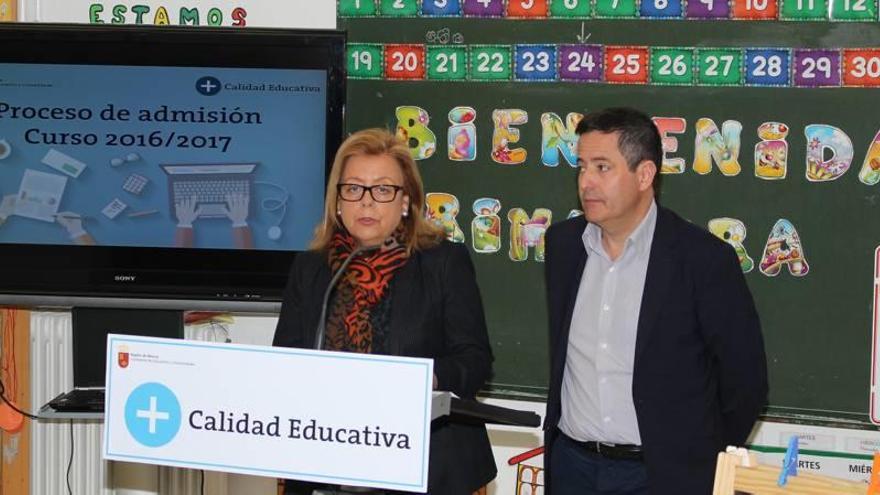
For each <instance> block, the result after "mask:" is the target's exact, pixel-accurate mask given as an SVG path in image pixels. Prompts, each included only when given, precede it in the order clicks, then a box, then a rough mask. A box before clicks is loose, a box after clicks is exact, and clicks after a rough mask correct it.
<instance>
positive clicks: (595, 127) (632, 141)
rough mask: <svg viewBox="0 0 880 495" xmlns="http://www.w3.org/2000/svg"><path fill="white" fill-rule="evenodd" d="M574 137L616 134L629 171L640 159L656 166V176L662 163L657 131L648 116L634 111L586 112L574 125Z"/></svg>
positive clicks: (630, 109)
mask: <svg viewBox="0 0 880 495" xmlns="http://www.w3.org/2000/svg"><path fill="white" fill-rule="evenodd" d="M575 132H577V135H578V136H580V135H582V134H585V133H588V132H601V133H607V134H610V133H613V132H619V133H620V134H619V137H618V141H617V147H618V148H619V149H620V153H621V154H622V155H623V156H624V158H626V163H627V165H629V168H630V170H635V169H636V167H637V166H638V165H639V163H641V162H642V161H643V160H651V161H652V162H654V164H656V165H657V176H659V175H660V166H661V165H662V162H663V146H662V144H661V142H660V132H658V131H657V126H655V125H654V121H653V120H651V117H648V116H647V115H646V114H644V113H643V112H640V111H638V110H636V109H634V108H626V107H616V108H606V109H604V110H598V111H595V112H591V113H588V114H587V115H585V116H584V118H583V119H581V121H580V123H578V126H577V129H576V131H575Z"/></svg>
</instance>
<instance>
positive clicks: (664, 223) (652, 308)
mask: <svg viewBox="0 0 880 495" xmlns="http://www.w3.org/2000/svg"><path fill="white" fill-rule="evenodd" d="M676 220H677V218H676V216H675V214H673V213H672V212H670V211H669V210H667V209H665V208H662V207H658V208H657V225H656V226H655V227H654V239H653V240H652V241H651V254H650V257H649V258H648V271H647V273H646V274H645V288H644V291H643V292H642V306H641V308H640V309H639V323H638V330H637V333H636V355H635V362H636V363H638V361H639V356H641V355H642V353H644V352H645V349H646V348H647V345H648V342H649V341H650V335H651V332H653V331H654V329H655V328H656V326H657V325H656V323H657V318H658V316H659V314H660V310H661V308H662V307H663V300H664V298H665V297H666V296H667V290H666V287H668V286H669V284H670V282H671V281H672V277H673V275H674V273H675V270H676V268H677V264H676V262H675V258H674V256H673V254H674V251H673V246H674V244H675V239H676V229H677V226H676Z"/></svg>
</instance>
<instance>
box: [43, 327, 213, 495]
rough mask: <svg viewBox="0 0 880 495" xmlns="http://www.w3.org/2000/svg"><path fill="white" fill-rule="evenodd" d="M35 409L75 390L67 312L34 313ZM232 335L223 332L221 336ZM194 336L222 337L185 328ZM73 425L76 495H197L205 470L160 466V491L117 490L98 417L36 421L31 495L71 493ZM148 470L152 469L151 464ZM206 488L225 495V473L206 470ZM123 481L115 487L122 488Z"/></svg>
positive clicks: (206, 330)
mask: <svg viewBox="0 0 880 495" xmlns="http://www.w3.org/2000/svg"><path fill="white" fill-rule="evenodd" d="M30 323H31V356H30V358H31V359H30V366H31V369H30V375H31V400H32V402H31V403H32V409H33V410H35V411H36V410H38V409H39V408H40V407H41V406H42V405H43V404H45V403H46V402H48V401H49V400H51V399H52V398H53V397H55V396H57V395H58V394H60V393H63V392H67V391H69V390H70V389H71V388H73V362H72V356H73V342H72V338H71V335H72V332H71V316H70V313H68V312H37V311H34V312H32V313H31V322H30ZM227 335H228V334H226V333H223V334H222V338H225V337H226V336H227ZM185 337H186V338H187V339H193V340H219V339H221V334H219V333H218V332H217V331H216V329H215V328H205V327H195V328H190V327H187V328H186V334H185ZM71 428H73V446H74V455H73V466H72V467H71V469H70V487H71V490H72V492H73V493H74V494H75V495H128V494H135V493H136V494H138V495H150V494H156V495H159V494H161V495H199V494H200V482H201V473H199V472H198V471H193V470H189V469H178V468H170V467H160V468H158V470H157V471H158V474H157V478H158V479H157V480H156V483H155V484H156V485H157V487H158V491H144V490H141V489H127V488H118V489H114V483H113V465H114V463H113V462H110V461H103V460H101V451H102V450H101V449H102V443H101V442H102V433H103V423H102V422H101V421H98V420H74V421H73V422H72V423H71V421H69V420H54V421H35V422H33V428H32V429H31V474H30V482H31V495H63V494H66V493H67V464H68V462H69V460H70V430H71ZM144 469H150V468H149V467H147V468H144ZM206 475H207V476H206V483H205V492H206V493H211V494H212V495H226V493H227V491H228V490H227V477H226V475H224V474H222V473H210V472H209V473H206ZM124 485H125V483H124V482H120V483H117V486H124Z"/></svg>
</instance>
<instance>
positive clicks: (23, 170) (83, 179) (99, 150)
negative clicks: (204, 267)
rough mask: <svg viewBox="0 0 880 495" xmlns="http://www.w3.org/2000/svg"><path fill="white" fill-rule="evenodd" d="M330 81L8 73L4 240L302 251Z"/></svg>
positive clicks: (49, 68) (316, 194)
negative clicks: (327, 86)
mask: <svg viewBox="0 0 880 495" xmlns="http://www.w3.org/2000/svg"><path fill="white" fill-rule="evenodd" d="M326 80H327V75H326V73H325V72H324V71H320V70H299V69H296V70H294V69H251V68H234V69H232V68H201V67H133V66H107V65H52V64H0V197H2V203H0V219H2V218H6V221H5V222H3V223H2V225H0V243H20V244H96V245H101V246H137V247H183V248H202V249H251V248H253V249H265V250H302V249H305V248H306V246H307V245H308V241H309V240H310V239H311V236H312V233H313V230H314V227H315V225H316V223H317V222H318V221H319V220H320V218H321V213H322V208H323V197H324V184H325V182H324V180H325V166H326V165H325V156H326V154H325V134H326V122H325V119H326V117H325V115H326V105H327V102H326V98H327V94H326V91H327V88H326V85H327V82H326Z"/></svg>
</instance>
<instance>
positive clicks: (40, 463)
mask: <svg viewBox="0 0 880 495" xmlns="http://www.w3.org/2000/svg"><path fill="white" fill-rule="evenodd" d="M70 327H71V322H70V313H60V312H58V313H50V312H33V313H31V356H30V362H31V369H30V375H31V404H32V406H31V407H32V409H33V410H38V409H39V408H40V407H41V406H42V405H43V404H45V403H46V402H48V401H49V400H51V399H52V398H53V397H55V396H56V395H58V394H60V393H63V392H66V391H68V390H70V389H71V388H72V387H73V363H72V356H73V342H72V339H71V328H70ZM71 428H73V446H74V449H75V450H74V455H73V465H72V466H71V468H70V488H71V490H72V491H73V493H74V494H77V495H79V494H89V495H91V494H95V495H115V491H114V490H113V489H112V488H111V483H110V475H111V469H110V465H109V463H107V462H105V461H102V460H101V437H102V432H103V424H102V423H101V422H100V421H96V420H89V421H82V420H78V421H73V422H72V423H71V422H70V421H65V420H55V421H35V422H33V424H32V429H31V479H30V481H31V495H61V494H65V493H67V464H68V462H69V460H70V430H71Z"/></svg>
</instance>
